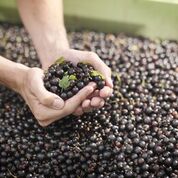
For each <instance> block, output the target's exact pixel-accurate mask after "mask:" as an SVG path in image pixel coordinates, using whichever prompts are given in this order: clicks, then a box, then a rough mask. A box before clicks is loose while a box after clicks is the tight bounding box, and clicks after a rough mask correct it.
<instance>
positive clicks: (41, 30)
mask: <svg viewBox="0 0 178 178" xmlns="http://www.w3.org/2000/svg"><path fill="white" fill-rule="evenodd" d="M17 2H18V7H19V12H20V15H21V18H22V20H23V23H24V24H25V26H26V28H27V30H28V32H29V33H30V35H31V37H32V40H33V42H34V45H35V47H36V49H37V52H38V55H39V58H40V61H41V63H42V66H43V68H47V67H48V66H49V65H50V64H51V63H52V62H53V61H52V60H54V59H56V58H57V57H59V56H58V55H59V54H58V51H59V50H62V49H66V48H69V44H68V40H67V35H66V30H65V27H64V20H63V3H62V0H25V1H24V0H18V1H17Z"/></svg>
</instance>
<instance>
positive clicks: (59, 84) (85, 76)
mask: <svg viewBox="0 0 178 178" xmlns="http://www.w3.org/2000/svg"><path fill="white" fill-rule="evenodd" d="M92 81H93V82H95V83H96V84H97V89H99V90H100V89H102V88H103V87H104V85H105V81H104V76H103V75H102V74H101V73H100V72H99V71H97V70H95V69H94V67H93V66H92V65H90V64H88V63H82V62H80V63H78V64H77V66H74V64H73V63H72V62H70V61H65V60H64V58H63V57H61V58H59V59H58V60H57V61H56V62H55V63H54V64H53V65H51V66H50V67H49V69H48V71H46V73H45V77H44V84H45V87H46V89H47V90H49V91H51V92H53V93H55V94H57V95H59V96H60V97H61V98H62V99H63V100H66V99H68V98H71V97H72V96H74V95H75V94H77V93H78V92H79V90H80V89H82V88H83V87H84V86H86V85H87V84H89V82H92Z"/></svg>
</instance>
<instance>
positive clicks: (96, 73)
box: [90, 70, 105, 80]
mask: <svg viewBox="0 0 178 178" xmlns="http://www.w3.org/2000/svg"><path fill="white" fill-rule="evenodd" d="M90 75H91V76H92V77H96V76H100V77H101V78H102V79H103V80H104V79H105V77H104V76H103V74H101V72H99V71H97V70H92V71H91V73H90Z"/></svg>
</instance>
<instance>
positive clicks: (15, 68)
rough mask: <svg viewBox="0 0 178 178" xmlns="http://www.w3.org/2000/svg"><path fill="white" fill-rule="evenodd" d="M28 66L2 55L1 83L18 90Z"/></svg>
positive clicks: (0, 67)
mask: <svg viewBox="0 0 178 178" xmlns="http://www.w3.org/2000/svg"><path fill="white" fill-rule="evenodd" d="M27 70H28V67H26V66H24V65H22V64H18V63H15V62H12V61H9V60H7V59H5V58H3V57H1V56H0V83H1V84H3V85H5V86H7V87H9V88H11V89H13V90H15V91H16V92H18V90H19V86H20V83H21V82H22V77H23V76H24V73H25V72H26V71H27Z"/></svg>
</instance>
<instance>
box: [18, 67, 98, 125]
mask: <svg viewBox="0 0 178 178" xmlns="http://www.w3.org/2000/svg"><path fill="white" fill-rule="evenodd" d="M43 77H44V73H43V70H41V69H39V68H28V69H27V70H26V72H25V73H24V74H23V78H22V80H23V81H21V82H20V86H19V88H18V91H19V93H20V94H21V95H22V96H23V98H24V99H25V101H26V103H27V104H28V106H29V107H30V109H31V111H32V113H33V114H34V116H35V118H36V119H37V121H38V123H39V124H40V125H41V126H43V127H45V126H47V125H49V124H51V123H52V122H54V121H56V120H58V119H61V118H63V117H65V116H67V115H70V114H72V113H73V112H74V111H75V110H76V109H77V108H78V107H79V106H80V105H81V103H82V101H84V100H85V99H86V98H87V97H88V96H89V95H90V94H91V93H92V92H93V91H94V87H95V84H94V83H90V84H89V85H87V86H86V87H84V88H83V89H81V90H80V91H79V92H78V93H77V94H76V95H75V96H73V97H72V98H70V99H68V100H66V101H65V102H64V101H63V100H62V99H61V98H60V97H59V96H57V95H56V94H54V93H51V92H49V91H47V90H46V89H45V87H44V84H43Z"/></svg>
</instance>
